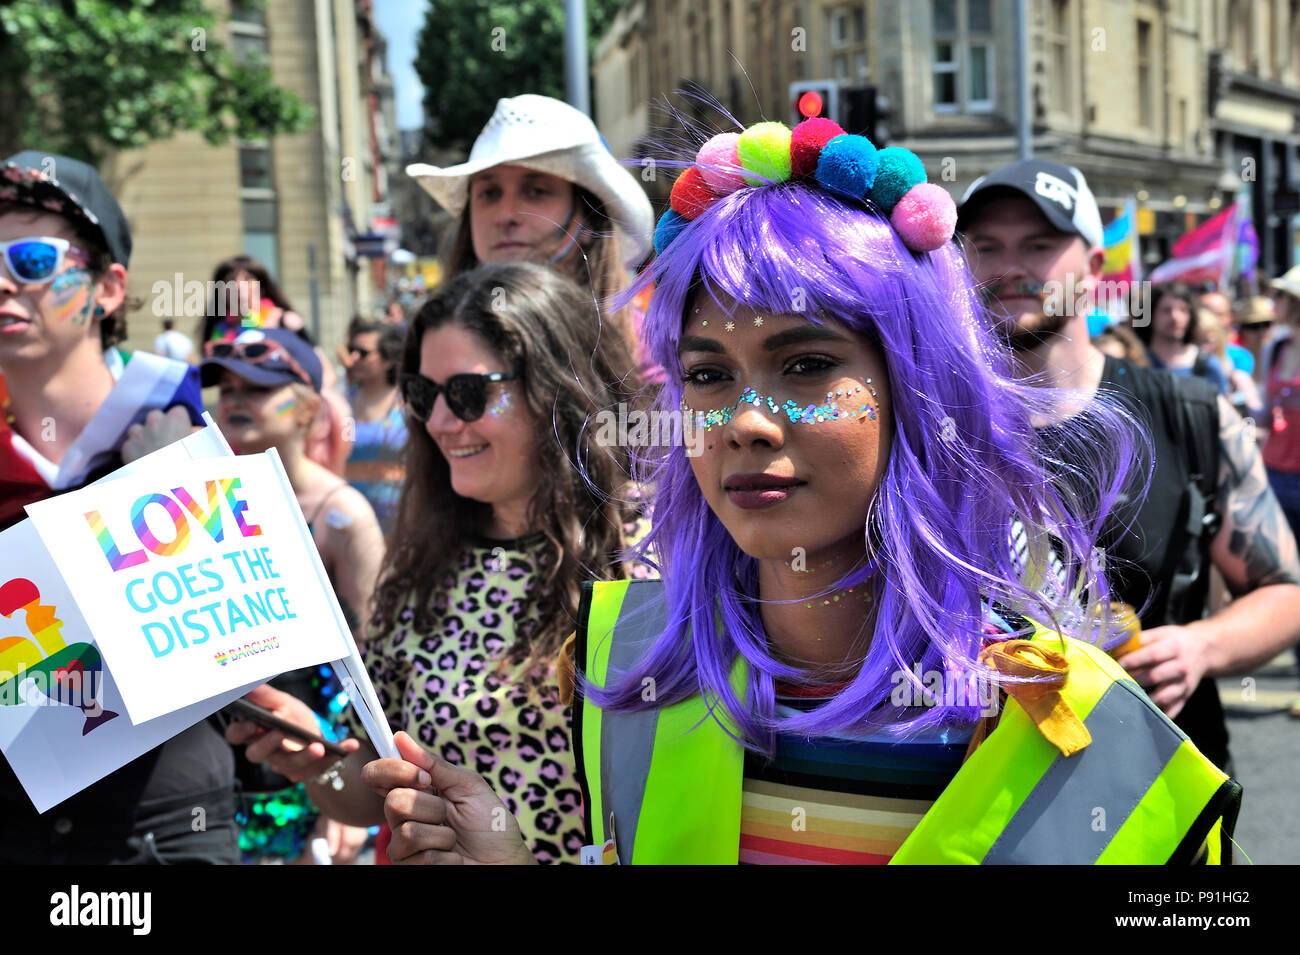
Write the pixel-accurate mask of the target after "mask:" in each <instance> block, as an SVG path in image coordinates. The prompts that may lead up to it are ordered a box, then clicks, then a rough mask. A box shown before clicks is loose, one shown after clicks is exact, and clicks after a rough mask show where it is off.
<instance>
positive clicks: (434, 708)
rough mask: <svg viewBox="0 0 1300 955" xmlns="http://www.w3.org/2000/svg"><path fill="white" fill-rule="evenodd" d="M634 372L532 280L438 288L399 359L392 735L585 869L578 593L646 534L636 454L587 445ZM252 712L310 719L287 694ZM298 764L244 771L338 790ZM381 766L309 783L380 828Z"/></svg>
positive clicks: (387, 649)
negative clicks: (496, 801) (571, 698)
mask: <svg viewBox="0 0 1300 955" xmlns="http://www.w3.org/2000/svg"><path fill="white" fill-rule="evenodd" d="M631 364H632V362H631V358H630V356H629V354H628V351H627V348H626V345H625V343H624V342H623V340H622V339H621V338H620V337H619V336H616V335H609V334H604V335H602V334H601V333H600V329H599V324H598V322H597V321H596V316H595V314H594V308H593V306H592V303H591V300H590V297H589V296H588V295H587V294H586V293H585V292H583V291H582V290H580V289H578V288H577V287H576V286H575V285H573V283H571V282H569V281H568V280H566V279H564V278H562V277H561V276H559V275H558V274H556V273H555V272H554V271H552V270H550V269H547V268H544V267H541V266H537V265H523V264H519V265H501V266H488V267H485V268H483V269H479V270H475V271H473V272H467V273H465V274H463V275H460V276H457V277H456V278H455V279H453V280H452V281H451V282H449V283H447V284H446V285H444V286H442V287H441V288H440V289H439V290H438V291H437V292H435V293H434V295H433V296H432V297H431V298H430V299H429V300H428V301H427V302H426V303H425V304H424V306H423V307H422V308H421V309H420V311H419V312H418V314H417V315H416V316H415V317H414V319H413V320H412V323H411V329H410V331H409V332H408V334H407V339H406V349H405V352H404V354H403V356H402V364H401V370H402V373H401V377H400V379H399V380H400V382H401V386H402V391H403V396H404V399H405V404H406V408H407V412H408V414H409V415H410V417H411V419H412V427H411V429H410V437H409V439H408V443H407V480H406V484H405V486H404V488H403V491H402V499H401V504H400V507H399V510H398V520H397V530H396V533H395V536H394V538H393V540H392V543H391V547H390V550H389V554H388V557H387V560H386V562H385V570H384V575H383V578H382V582H381V583H380V585H379V587H378V589H377V591H376V600H375V605H376V610H375V614H374V617H373V619H372V621H371V628H370V641H369V646H368V648H367V650H366V662H367V665H368V667H369V670H370V673H371V676H372V678H373V680H374V682H375V688H376V690H377V691H378V694H379V699H380V701H381V702H382V703H383V704H384V706H385V709H386V711H387V714H388V718H389V722H390V723H391V724H392V726H393V727H394V728H396V729H405V730H406V731H408V732H409V733H411V735H412V736H413V737H414V738H416V739H418V740H419V741H420V744H421V745H423V746H425V747H427V748H428V749H429V750H430V751H431V752H435V753H437V754H439V755H440V756H441V757H442V758H445V759H448V760H451V761H453V762H455V763H457V764H459V765H465V766H469V767H473V768H474V769H476V770H477V771H479V772H482V773H484V774H485V775H487V776H488V777H489V778H490V779H491V780H492V784H493V785H494V786H495V787H496V788H497V791H498V792H500V793H501V796H502V798H503V799H504V800H506V804H507V805H508V806H509V808H510V810H511V812H514V813H517V814H518V815H519V818H520V821H521V822H520V824H521V826H522V827H523V832H524V834H525V837H526V838H527V839H528V843H529V845H530V847H531V851H532V852H533V853H534V854H535V856H536V857H537V858H538V859H540V860H542V861H546V862H557V861H576V860H577V859H578V853H579V850H580V848H581V846H582V842H583V838H582V809H581V803H582V800H581V797H580V795H579V791H578V783H577V780H576V779H575V777H574V769H573V762H572V746H571V742H570V738H569V725H568V711H567V709H566V708H565V706H564V705H563V704H562V703H561V702H560V699H559V694H558V688H557V680H556V676H555V672H554V668H553V661H554V659H555V655H556V651H557V650H558V649H559V647H560V644H561V642H562V641H563V640H564V638H565V637H566V636H567V635H568V634H569V633H571V632H572V631H573V629H574V627H575V625H576V622H577V613H578V602H579V595H580V585H581V582H582V581H583V580H584V579H586V578H590V577H593V576H594V577H598V578H601V579H618V578H622V577H626V576H628V575H629V574H631V573H633V572H634V570H633V568H631V567H629V566H626V565H624V563H623V562H622V560H621V553H622V551H623V549H624V547H625V546H626V545H627V544H628V543H629V541H630V539H632V538H634V537H635V536H636V535H637V534H638V533H643V532H644V526H643V525H640V526H639V525H637V524H635V523H632V522H630V521H629V517H630V514H631V512H630V508H629V506H628V505H627V504H626V503H625V502H624V501H622V500H620V497H621V496H622V493H623V492H622V486H623V484H624V483H625V481H626V474H627V471H626V464H627V460H626V452H625V451H624V450H622V449H620V448H611V447H604V446H602V445H601V443H600V442H599V441H598V440H597V438H596V436H595V433H594V431H593V430H592V429H591V428H588V427H586V424H587V422H588V419H589V418H590V417H591V416H592V415H593V414H595V413H596V412H597V411H599V410H600V409H603V408H610V407H614V406H616V405H617V404H618V403H619V402H620V401H622V400H625V397H626V396H625V395H624V394H623V391H622V382H623V381H624V380H625V377H626V376H627V375H629V374H630V373H631ZM629 524H631V526H629ZM250 698H252V699H254V700H255V701H257V702H261V703H262V704H263V705H265V706H268V707H270V708H271V709H273V710H274V711H276V713H277V715H281V716H283V717H285V718H286V719H291V720H294V721H295V722H301V721H303V720H304V719H305V717H306V714H305V713H304V712H303V710H302V707H301V706H299V705H297V704H296V702H295V701H293V700H291V699H287V698H286V697H285V696H284V695H283V694H280V695H272V694H269V693H266V691H265V690H259V691H257V693H256V694H255V695H252V696H251V697H250ZM228 738H229V739H230V740H231V741H232V742H243V741H244V740H245V739H247V731H246V730H245V729H244V728H242V727H232V728H231V731H230V734H229V735H228ZM292 745H293V744H292V743H286V744H285V746H284V747H283V748H281V740H280V739H279V738H277V737H276V736H275V735H274V734H272V735H268V736H266V737H264V738H262V739H259V740H256V741H254V742H252V743H250V744H249V746H248V755H249V758H250V759H255V760H261V759H267V758H270V761H271V765H272V767H273V768H275V769H276V771H277V772H280V773H283V774H284V775H286V776H288V777H289V778H292V779H304V778H313V776H314V774H317V773H322V772H323V771H329V770H330V766H331V760H329V759H322V758H320V756H322V755H323V754H319V753H318V754H316V755H313V754H312V753H311V752H310V751H307V752H297V753H293V752H289V751H288V750H289V749H290V748H291V747H292ZM374 755H375V754H374V750H373V749H372V748H371V747H370V746H369V744H365V745H363V746H362V747H361V748H360V749H359V750H358V751H357V752H354V753H353V754H352V756H351V757H349V758H348V760H347V761H346V762H345V763H344V764H343V765H342V766H341V767H338V768H337V772H336V775H335V776H334V777H333V779H334V780H341V781H342V783H343V785H342V787H341V788H340V789H338V790H335V789H334V788H333V787H332V784H326V783H323V782H312V783H311V785H310V786H309V791H310V792H311V794H312V798H313V799H315V800H316V801H317V803H318V804H319V805H320V806H321V807H322V808H323V809H324V810H325V811H326V812H328V813H330V814H331V815H333V816H334V817H335V818H337V819H339V820H340V821H343V822H347V823H351V824H353V825H370V824H376V823H380V822H383V821H384V811H383V800H382V799H381V798H379V797H377V796H376V795H375V794H374V793H372V792H371V791H370V790H368V789H367V788H365V787H364V786H362V785H361V779H360V769H361V766H362V765H363V764H364V763H365V762H366V761H368V760H370V759H373V758H374ZM380 855H381V857H382V853H380Z"/></svg>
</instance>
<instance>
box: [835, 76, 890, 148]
mask: <svg viewBox="0 0 1300 955" xmlns="http://www.w3.org/2000/svg"><path fill="white" fill-rule="evenodd" d="M844 106H845V108H844V113H845V116H844V122H843V123H841V124H840V125H842V126H843V127H844V131H845V132H846V133H858V134H860V135H862V136H866V137H867V139H869V140H871V142H872V143H873V144H875V145H876V146H877V147H880V146H885V145H887V144H888V142H889V125H888V122H889V117H890V108H889V100H888V99H886V98H885V97H883V96H881V95H880V92H879V91H878V90H877V89H876V87H874V86H860V87H858V88H856V89H851V90H845V91H844Z"/></svg>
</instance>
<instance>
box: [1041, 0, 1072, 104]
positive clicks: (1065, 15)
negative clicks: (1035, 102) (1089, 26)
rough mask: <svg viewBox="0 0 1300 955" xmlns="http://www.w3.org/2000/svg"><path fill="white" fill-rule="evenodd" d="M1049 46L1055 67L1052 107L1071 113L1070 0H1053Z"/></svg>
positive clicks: (1053, 70) (1051, 73)
mask: <svg viewBox="0 0 1300 955" xmlns="http://www.w3.org/2000/svg"><path fill="white" fill-rule="evenodd" d="M1047 48H1048V51H1049V55H1050V60H1049V62H1051V63H1052V64H1053V69H1052V70H1051V72H1050V75H1051V81H1050V93H1049V95H1050V96H1051V100H1052V108H1053V109H1054V110H1056V111H1057V112H1058V113H1065V114H1067V115H1068V114H1070V113H1071V112H1072V111H1073V110H1072V109H1071V106H1072V104H1073V102H1074V98H1073V95H1072V93H1073V89H1072V87H1071V84H1070V76H1071V71H1072V70H1073V66H1074V64H1073V62H1072V61H1073V58H1072V57H1071V56H1070V54H1071V52H1073V47H1072V45H1071V43H1070V0H1052V12H1051V21H1050V22H1049V25H1048V34H1047Z"/></svg>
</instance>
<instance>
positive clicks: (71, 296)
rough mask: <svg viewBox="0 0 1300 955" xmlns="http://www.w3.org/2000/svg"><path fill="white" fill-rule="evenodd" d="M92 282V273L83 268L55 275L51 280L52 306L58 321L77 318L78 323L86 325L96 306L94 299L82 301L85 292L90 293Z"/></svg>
mask: <svg viewBox="0 0 1300 955" xmlns="http://www.w3.org/2000/svg"><path fill="white" fill-rule="evenodd" d="M90 284H91V276H90V273H89V272H88V271H86V270H85V269H82V268H72V269H68V271H66V272H64V273H63V274H62V275H57V276H55V278H54V280H53V281H52V282H50V306H51V307H52V309H53V311H54V318H55V320H56V321H60V322H65V321H67V320H69V319H75V320H76V322H77V324H78V325H84V324H85V323H86V322H87V321H89V320H90V315H91V312H92V311H93V310H94V306H95V303H94V301H93V299H88V300H87V301H86V302H81V301H80V298H81V294H82V293H83V292H86V293H89V290H90Z"/></svg>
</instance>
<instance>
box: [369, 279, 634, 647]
mask: <svg viewBox="0 0 1300 955" xmlns="http://www.w3.org/2000/svg"><path fill="white" fill-rule="evenodd" d="M452 323H454V324H456V325H459V326H461V327H462V328H464V329H466V330H468V331H470V332H473V333H474V334H476V335H477V336H479V337H480V338H482V339H483V341H484V342H486V343H487V345H488V346H489V347H490V348H491V349H492V351H493V352H494V353H496V355H497V356H498V357H499V358H500V359H501V360H502V362H503V363H505V364H506V365H507V367H510V368H513V369H514V370H515V371H516V372H517V373H518V375H519V385H520V391H521V392H522V393H523V397H524V400H525V401H527V403H528V407H529V409H530V410H531V411H532V413H533V414H534V415H535V416H537V418H538V419H539V420H540V421H541V422H542V424H543V426H542V427H540V428H538V430H537V433H536V436H535V440H534V446H533V459H534V460H535V461H536V462H537V469H536V474H537V487H536V490H535V491H534V493H533V497H532V501H531V503H530V506H529V511H528V523H529V526H530V527H531V528H533V529H535V530H539V531H540V532H541V533H542V534H543V535H544V536H545V538H546V545H547V549H546V552H545V554H544V555H543V558H542V559H541V560H539V562H538V564H539V568H541V572H542V574H543V579H541V580H539V581H538V582H537V586H536V593H537V594H538V601H539V602H538V607H537V609H538V617H539V619H540V620H541V626H540V627H539V628H537V629H536V630H534V631H531V632H526V631H525V630H523V629H521V631H520V633H519V635H518V638H517V640H516V642H515V645H514V646H512V647H510V648H509V651H508V654H507V658H508V659H509V661H510V662H512V663H527V664H528V667H527V669H528V671H529V672H532V671H533V670H534V667H535V665H536V664H538V663H540V662H542V661H546V660H549V659H550V658H553V657H554V656H555V654H556V653H557V652H558V650H559V648H560V644H561V643H562V642H563V641H564V639H565V637H567V636H568V634H569V633H570V632H572V630H573V629H574V627H575V626H576V623H577V615H578V601H579V597H580V596H581V588H582V582H583V580H584V579H588V578H598V579H611V578H617V577H623V576H625V572H624V571H623V569H622V567H621V564H620V558H621V554H622V551H623V548H624V539H623V523H624V520H625V519H626V518H627V517H628V516H629V513H630V502H627V501H625V500H623V499H621V493H620V492H621V489H622V488H623V487H624V485H625V484H626V482H627V474H628V455H627V451H626V449H624V448H618V447H613V448H610V447H602V446H600V445H599V444H598V443H597V441H596V440H595V438H594V434H593V429H592V428H589V427H588V426H587V424H588V421H589V419H590V418H591V417H592V416H593V415H594V414H595V413H596V412H598V411H600V410H602V409H606V408H610V407H613V406H614V405H616V404H617V403H618V402H620V401H626V400H628V399H629V398H630V395H629V394H628V387H629V383H630V382H632V381H633V376H634V372H633V368H634V362H633V359H632V355H631V352H630V350H629V349H628V347H627V343H626V341H625V339H624V337H623V336H622V335H619V334H611V333H610V331H611V330H610V329H609V328H607V327H605V328H602V316H601V314H600V312H599V310H598V308H597V307H596V305H595V303H594V301H593V298H592V295H591V293H589V292H587V291H585V290H582V289H579V288H578V287H577V286H576V285H574V284H573V283H572V282H571V281H569V280H568V279H566V278H564V277H563V276H561V275H559V274H558V273H556V272H555V271H554V270H552V269H548V268H545V267H543V266H540V265H531V264H512V265H490V266H483V267H481V268H478V269H475V270H472V271H469V272H465V273H462V274H461V275H458V276H456V277H455V278H453V279H451V280H450V281H449V282H447V283H445V284H444V285H442V286H441V287H440V288H439V289H438V290H437V291H435V292H434V294H433V295H432V296H431V297H430V298H429V299H428V301H426V302H425V303H424V305H423V306H422V307H421V308H420V310H419V312H418V313H417V314H416V315H415V318H414V319H413V320H412V322H411V327H410V329H409V330H408V331H407V334H406V342H405V345H404V347H403V352H402V362H401V370H402V372H403V373H404V374H405V373H418V372H419V369H420V347H421V344H422V343H423V341H424V335H425V333H426V332H428V331H431V330H434V329H437V328H441V327H442V326H444V325H447V324H452ZM491 513H492V508H491V505H490V504H487V503H484V502H481V501H475V500H471V499H468V498H464V497H461V496H460V495H458V494H456V492H455V491H454V490H453V489H452V485H451V471H450V468H449V466H448V464H447V461H446V458H444V457H443V455H442V452H441V451H439V450H438V447H437V446H436V445H435V444H434V441H433V439H432V438H431V437H430V436H429V433H428V431H427V430H426V429H425V427H424V425H423V424H422V423H420V422H418V421H416V420H414V419H412V421H411V427H410V429H409V437H408V439H407V443H406V480H405V483H404V484H403V485H402V494H401V499H400V501H399V504H398V513H397V520H396V528H397V529H396V531H395V533H394V536H393V540H392V543H391V544H390V546H389V549H388V554H387V556H386V557H385V561H384V567H383V570H382V571H381V573H380V583H379V585H378V587H377V588H376V590H375V609H374V614H373V618H372V626H371V630H370V632H371V633H375V634H378V633H386V632H389V631H391V630H392V629H393V628H394V627H395V626H396V623H397V618H398V615H399V614H401V613H402V611H403V609H404V608H405V607H406V606H407V605H408V603H413V604H414V606H413V608H412V609H413V612H414V619H413V621H412V626H413V627H414V628H415V629H416V630H417V632H418V631H423V630H428V629H431V628H432V627H433V626H434V623H435V611H434V600H433V595H432V594H431V593H429V592H428V590H429V589H431V588H433V587H436V586H437V584H436V583H435V581H438V580H440V579H441V578H442V577H443V576H444V575H445V574H446V573H447V572H448V571H450V570H451V569H453V568H454V567H455V566H456V559H457V557H458V556H459V554H460V552H461V551H462V550H463V548H464V546H465V544H466V543H467V542H468V541H470V540H472V539H473V538H475V537H477V536H479V535H481V534H482V533H483V531H484V528H485V526H486V523H487V521H488V519H489V518H490V517H491ZM420 587H423V588H425V593H424V594H423V596H422V598H421V599H415V600H414V601H412V596H413V595H414V594H415V593H416V591H417V588H420Z"/></svg>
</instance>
